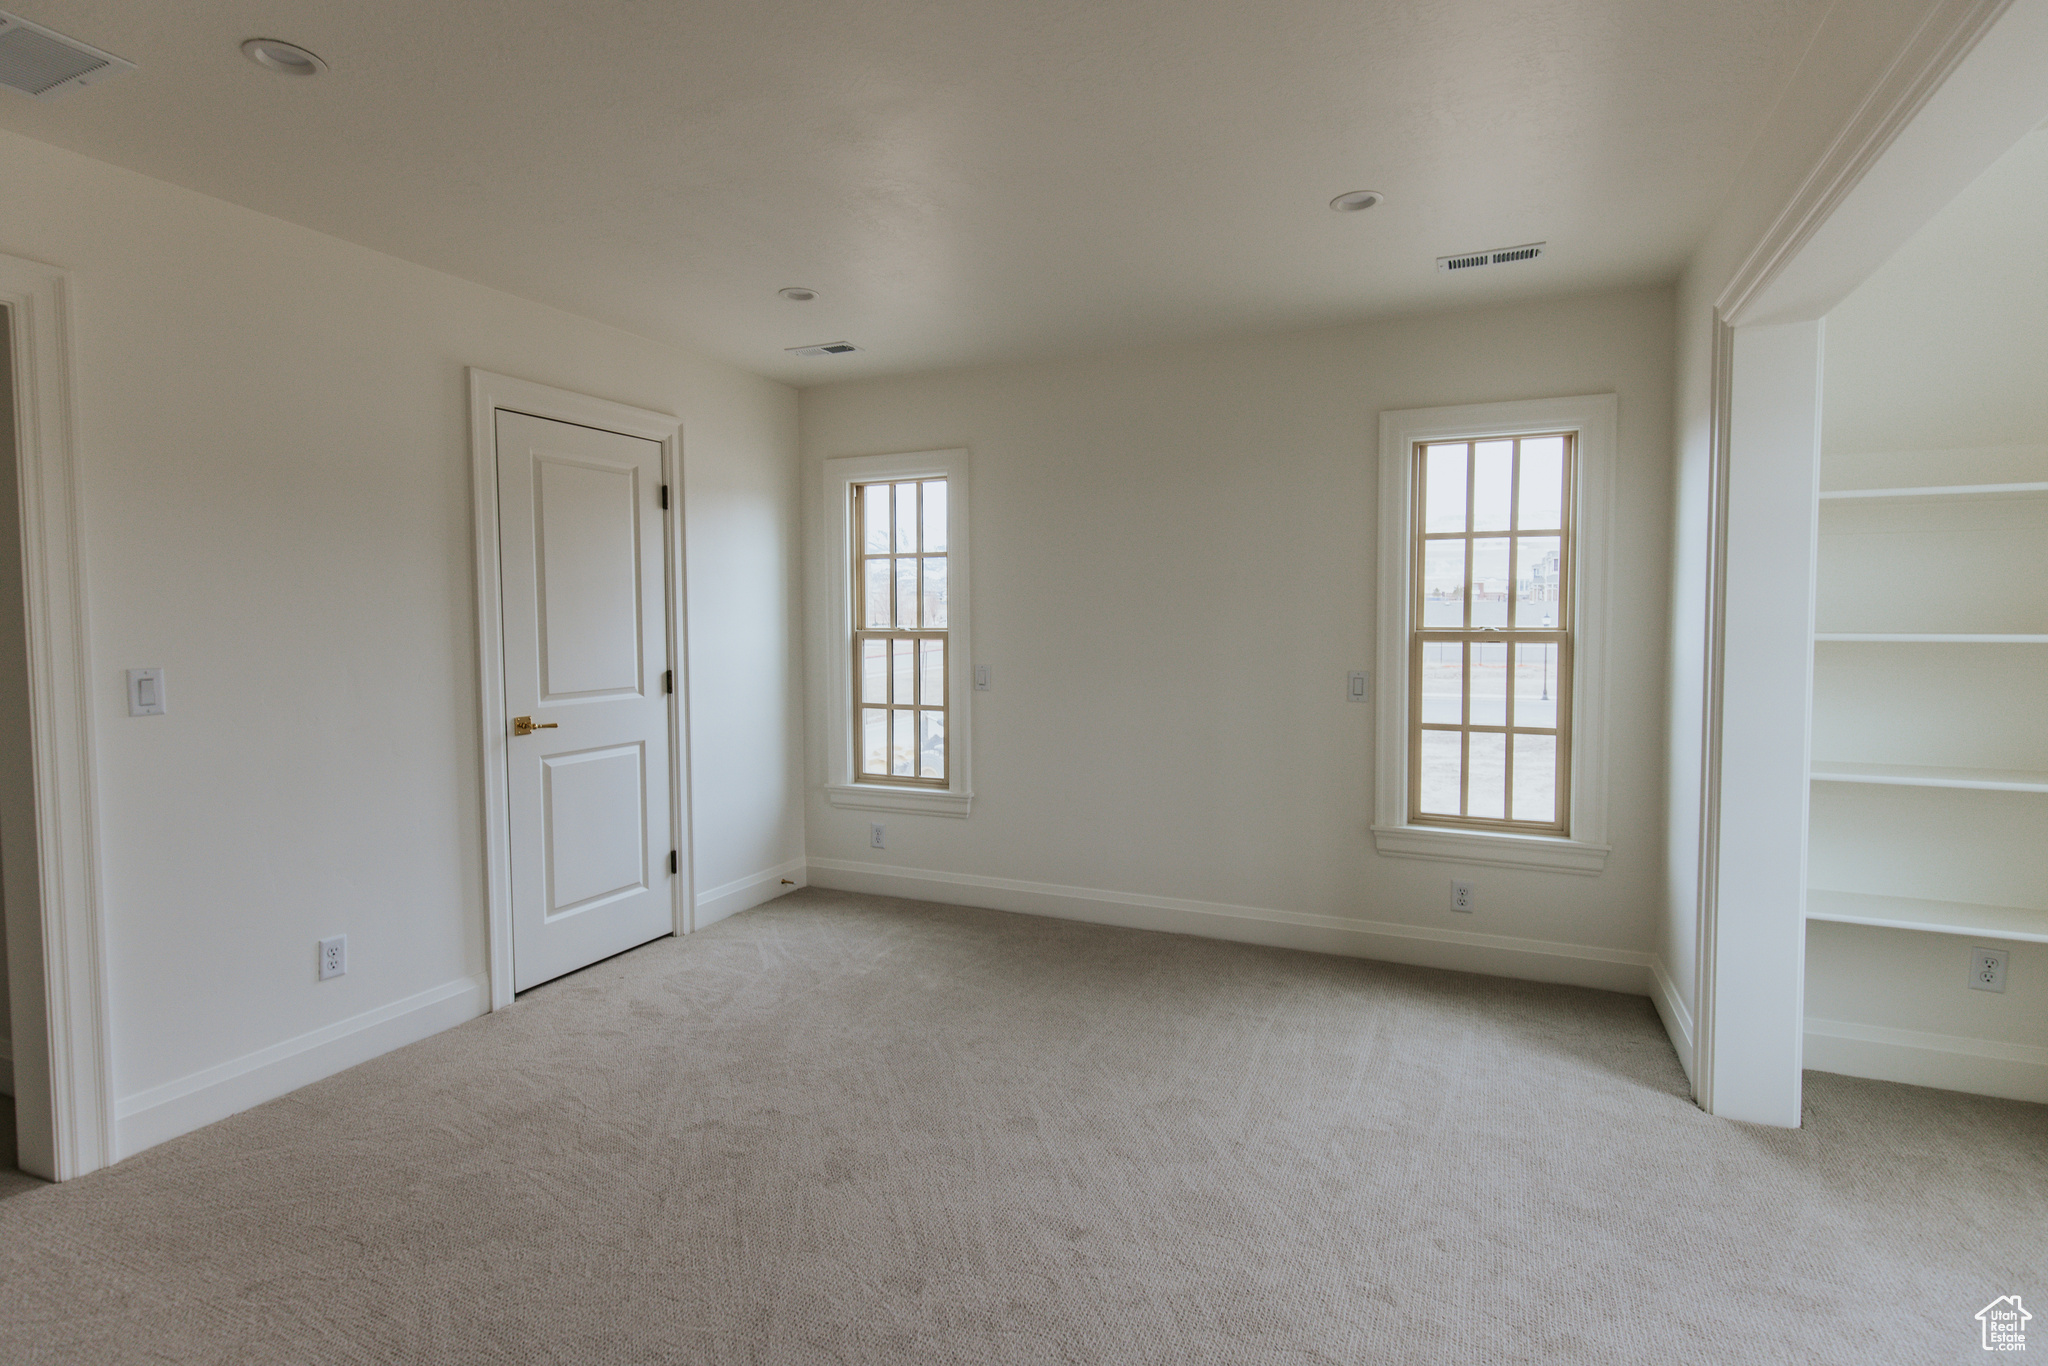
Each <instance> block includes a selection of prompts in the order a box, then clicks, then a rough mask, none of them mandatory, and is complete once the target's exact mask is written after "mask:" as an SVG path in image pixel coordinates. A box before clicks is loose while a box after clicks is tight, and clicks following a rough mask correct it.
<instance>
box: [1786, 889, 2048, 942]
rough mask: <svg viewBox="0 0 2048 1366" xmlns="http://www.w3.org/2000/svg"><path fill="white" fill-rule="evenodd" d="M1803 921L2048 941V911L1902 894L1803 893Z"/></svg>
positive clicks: (1991, 937) (2027, 940) (1814, 890)
mask: <svg viewBox="0 0 2048 1366" xmlns="http://www.w3.org/2000/svg"><path fill="white" fill-rule="evenodd" d="M1806 918H1807V919H1808V920H1833V921H1838V922H1840V923H1842V924H1845V925H1884V926H1888V927H1889V928H1892V929H1897V930H1926V931H1929V932H1931V933H1934V934H1968V935H1978V936H1981V937H1983V938H1985V939H2018V940H2024V941H2026V942H2027V943H2031V944H2048V911H2030V910H2027V909H2025V908H2024V907H2020V906H1979V905H1973V904H1971V903H1969V902H1962V901H1920V900H1916V899H1914V898H1912V897H1904V896H1872V895H1870V894H1868V893H1865V892H1825V891H1821V890H1819V889H1818V888H1815V889H1812V890H1809V891H1808V892H1807V894H1806Z"/></svg>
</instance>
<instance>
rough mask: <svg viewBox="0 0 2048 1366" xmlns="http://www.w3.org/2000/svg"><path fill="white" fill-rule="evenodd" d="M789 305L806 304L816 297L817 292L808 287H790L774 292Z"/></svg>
mask: <svg viewBox="0 0 2048 1366" xmlns="http://www.w3.org/2000/svg"><path fill="white" fill-rule="evenodd" d="M775 292H776V293H777V294H780V295H781V296H782V297H783V298H785V299H788V300H789V301H790V302H791V303H799V304H807V303H809V302H810V301H811V300H813V299H815V298H817V297H818V291H817V290H815V289H812V288H811V287H810V286H808V285H791V286H790V287H789V288H788V289H778V290H776V291H775Z"/></svg>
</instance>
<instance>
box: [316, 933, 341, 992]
mask: <svg viewBox="0 0 2048 1366" xmlns="http://www.w3.org/2000/svg"><path fill="white" fill-rule="evenodd" d="M347 971H348V936H347V935H345V934H337V935H336V936H334V938H332V939H323V940H321V941H320V980H321V981H323V982H324V981H326V980H327V979H328V978H330V977H339V976H341V975H342V974H343V973H345V972H347Z"/></svg>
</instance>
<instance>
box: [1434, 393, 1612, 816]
mask: <svg viewBox="0 0 2048 1366" xmlns="http://www.w3.org/2000/svg"><path fill="white" fill-rule="evenodd" d="M1574 453H1575V452H1574V441H1573V438H1572V436H1571V435H1569V434H1557V435H1545V436H1525V437H1516V438H1506V439H1501V440H1491V441H1486V440H1475V441H1450V442H1444V441H1436V442H1429V443H1426V444H1418V445H1417V446H1416V448H1415V460H1416V462H1417V463H1416V471H1415V473H1416V480H1415V487H1416V488H1417V490H1418V493H1419V496H1418V497H1417V499H1416V530H1417V536H1416V558H1417V562H1418V563H1417V570H1418V572H1417V573H1416V574H1415V576H1414V580H1415V584H1416V602H1415V603H1414V605H1413V606H1414V611H1413V618H1412V619H1413V621H1414V635H1413V644H1412V651H1413V653H1412V658H1411V660H1410V678H1411V687H1412V696H1411V698H1410V709H1409V715H1410V718H1411V721H1410V727H1411V735H1410V741H1411V750H1410V763H1409V773H1410V775H1411V778H1410V799H1409V805H1410V818H1411V819H1413V820H1416V821H1420V822H1424V823H1432V824H1465V825H1483V826H1502V825H1505V826H1513V827H1516V828H1522V829H1534V830H1541V831H1543V832H1545V833H1557V834H1564V833H1568V830H1567V826H1568V823H1569V822H1568V819H1567V815H1568V811H1569V803H1568V800H1567V793H1568V785H1569V773H1570V716H1571V711H1570V704H1569V697H1570V691H1571V622H1570V620H1569V604H1570V596H1571V595H1570V569H1571V554H1572V546H1571V525H1572V483H1573V478H1572V476H1573V455H1574Z"/></svg>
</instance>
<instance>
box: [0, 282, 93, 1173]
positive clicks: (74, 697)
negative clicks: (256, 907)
mask: <svg viewBox="0 0 2048 1366" xmlns="http://www.w3.org/2000/svg"><path fill="white" fill-rule="evenodd" d="M70 294H71V289H70V279H69V277H68V276H67V274H66V273H65V272H64V271H61V270H58V269H56V268H55V267H52V266H46V265H42V264H40V263H38V262H34V261H24V260H21V259H20V258H18V257H13V256H0V305H4V306H5V307H6V309H7V312H8V314H9V315H10V320H11V322H12V325H13V359H14V364H13V367H12V368H13V371H14V373H13V375H12V376H11V377H10V382H11V384H12V386H13V392H14V426H15V452H16V471H17V475H16V478H17V484H18V487H19V491H20V497H21V560H22V566H21V567H22V587H23V591H24V596H25V597H26V603H25V604H24V605H25V607H26V615H27V622H28V666H29V677H28V695H29V728H30V731H31V733H32V736H33V743H34V756H35V757H34V762H33V770H34V780H35V815H36V857H37V860H38V877H37V882H38V886H39V889H40V893H41V903H42V904H41V906H40V908H39V909H40V912H41V914H40V915H39V916H35V917H31V918H30V921H29V923H31V924H37V923H39V924H40V926H41V931H42V933H41V939H42V943H41V944H40V946H38V945H36V944H33V943H28V944H22V943H13V942H10V943H9V945H8V949H9V956H10V958H11V959H15V960H17V961H19V960H23V959H24V958H25V957H26V958H28V959H31V960H32V959H33V957H34V956H36V955H35V950H37V949H38V948H40V957H41V960H42V971H41V972H40V973H37V972H36V971H35V969H34V965H33V962H32V961H29V962H22V963H21V967H20V970H17V971H11V972H10V974H9V977H10V985H11V986H12V987H13V988H14V990H15V992H16V993H17V994H16V996H15V1000H14V1008H13V1012H12V1013H13V1015H14V1018H16V1019H22V1018H25V1017H26V1018H29V1019H31V1020H33V1019H34V1018H35V1017H36V1016H37V1015H38V1013H39V1014H40V1018H41V1021H42V1024H43V1028H44V1036H43V1037H42V1038H35V1037H27V1038H24V1037H21V1036H20V1034H19V1033H17V1034H16V1037H15V1038H14V1039H13V1053H14V1090H15V1114H16V1120H17V1127H18V1129H19V1130H20V1132H21V1140H22V1142H21V1151H20V1156H19V1161H20V1163H21V1166H22V1169H23V1170H24V1171H29V1172H33V1173H35V1174H36V1175H38V1176H43V1177H48V1178H50V1179H51V1180H56V1181H68V1180H70V1179H71V1178H72V1177H74V1176H82V1175H84V1174H85V1173H86V1172H89V1171H92V1170H94V1169H96V1168H99V1167H104V1166H106V1165H107V1163H109V1162H111V1161H112V1160H113V1157H114V1069H113V1054H112V1050H111V1048H110V1046H109V1044H110V1034H111V1029H110V1024H109V1011H108V1004H109V1003H108V995H107V965H106V946H107V934H106V920H105V907H104V906H103V905H102V902H101V888H102V879H101V876H100V830H99V798H98V792H97V789H96V783H95V780H96V774H97V768H98V765H97V762H96V760H95V753H96V751H95V750H94V748H93V730H92V693H93V688H92V683H93V670H92V659H91V649H90V641H91V633H90V631H89V629H88V625H87V619H86V594H85V566H84V561H83V558H82V557H83V534H82V529H81V521H80V516H79V506H78V483H77V476H76V471H75V464H76V460H75V454H76V452H75V441H76V436H75V433H76V430H77V429H76V426H75V425H74V421H73V415H72V396H73V395H74V394H75V393H76V392H77V384H76V379H75V376H76V373H77V370H76V366H75V365H74V363H73V353H72V341H71V319H70ZM16 923H17V924H19V923H20V920H19V919H18V918H17V919H16ZM24 989H26V990H27V991H28V992H29V993H31V994H32V998H31V999H30V1000H29V1001H27V1002H24V1001H23V1000H22V998H21V995H20V994H19V993H21V992H23V990H24ZM38 1002H39V1003H40V1005H41V1007H42V1009H41V1011H40V1012H37V1011H36V1009H35V1006H36V1004H37V1003H38ZM24 1006H26V1007H27V1008H26V1009H24Z"/></svg>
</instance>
